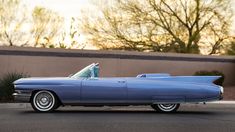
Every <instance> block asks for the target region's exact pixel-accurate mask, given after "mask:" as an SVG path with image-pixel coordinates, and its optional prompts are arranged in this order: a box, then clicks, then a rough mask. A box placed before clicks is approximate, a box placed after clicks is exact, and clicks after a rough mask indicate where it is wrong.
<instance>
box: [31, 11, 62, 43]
mask: <svg viewBox="0 0 235 132" xmlns="http://www.w3.org/2000/svg"><path fill="white" fill-rule="evenodd" d="M32 16H33V29H32V33H33V35H34V39H35V41H34V46H35V47H37V46H40V47H54V45H53V43H54V42H53V39H55V38H56V37H57V35H58V34H59V33H60V31H61V27H62V24H63V21H64V20H63V18H62V17H60V16H59V15H58V14H57V13H56V12H53V11H51V10H49V9H46V8H43V7H35V8H34V10H33V13H32Z"/></svg>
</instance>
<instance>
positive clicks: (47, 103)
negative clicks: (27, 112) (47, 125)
mask: <svg viewBox="0 0 235 132" xmlns="http://www.w3.org/2000/svg"><path fill="white" fill-rule="evenodd" d="M31 105H32V107H33V109H34V110H35V111H38V112H51V111H53V110H54V109H55V108H56V107H57V106H58V100H57V98H56V96H55V95H54V94H53V93H52V92H50V91H44V90H43V91H38V92H36V93H35V94H34V95H33V97H32V99H31Z"/></svg>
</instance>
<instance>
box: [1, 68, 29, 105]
mask: <svg viewBox="0 0 235 132" xmlns="http://www.w3.org/2000/svg"><path fill="white" fill-rule="evenodd" d="M24 77H28V75H26V74H24V73H17V72H13V73H7V74H5V75H3V77H2V78H1V79H0V101H13V99H14V98H13V96H12V94H13V92H14V85H13V82H14V81H15V80H17V79H20V78H24Z"/></svg>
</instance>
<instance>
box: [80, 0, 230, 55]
mask: <svg viewBox="0 0 235 132" xmlns="http://www.w3.org/2000/svg"><path fill="white" fill-rule="evenodd" d="M232 15H233V14H232V9H231V4H230V0H227V1H223V0H210V1H207V0H174V1H172V0H146V1H142V0H116V1H115V3H114V4H112V5H111V6H109V7H106V8H104V9H102V15H100V16H99V17H98V18H96V19H94V18H91V17H87V16H85V17H84V21H83V25H84V26H83V30H84V32H86V33H87V34H88V35H89V36H90V38H91V40H92V42H93V43H94V44H95V45H97V46H98V47H99V48H102V49H123V50H137V51H160V52H179V53H200V52H201V53H205V54H217V53H219V51H220V48H221V46H222V45H223V42H224V41H225V40H226V39H227V38H228V34H229V28H230V24H231V16H232Z"/></svg>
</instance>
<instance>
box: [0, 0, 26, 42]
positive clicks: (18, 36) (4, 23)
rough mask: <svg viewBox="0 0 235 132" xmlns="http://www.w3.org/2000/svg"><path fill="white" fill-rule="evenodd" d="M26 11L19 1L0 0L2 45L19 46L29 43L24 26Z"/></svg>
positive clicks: (0, 37) (0, 38)
mask: <svg viewBox="0 0 235 132" xmlns="http://www.w3.org/2000/svg"><path fill="white" fill-rule="evenodd" d="M26 12H27V9H26V8H25V5H23V4H22V3H21V2H20V0H0V42H1V44H2V45H8V46H17V45H18V46H20V45H25V44H27V43H28V41H29V36H28V34H27V31H25V28H24V26H25V25H26V24H27V19H26Z"/></svg>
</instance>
